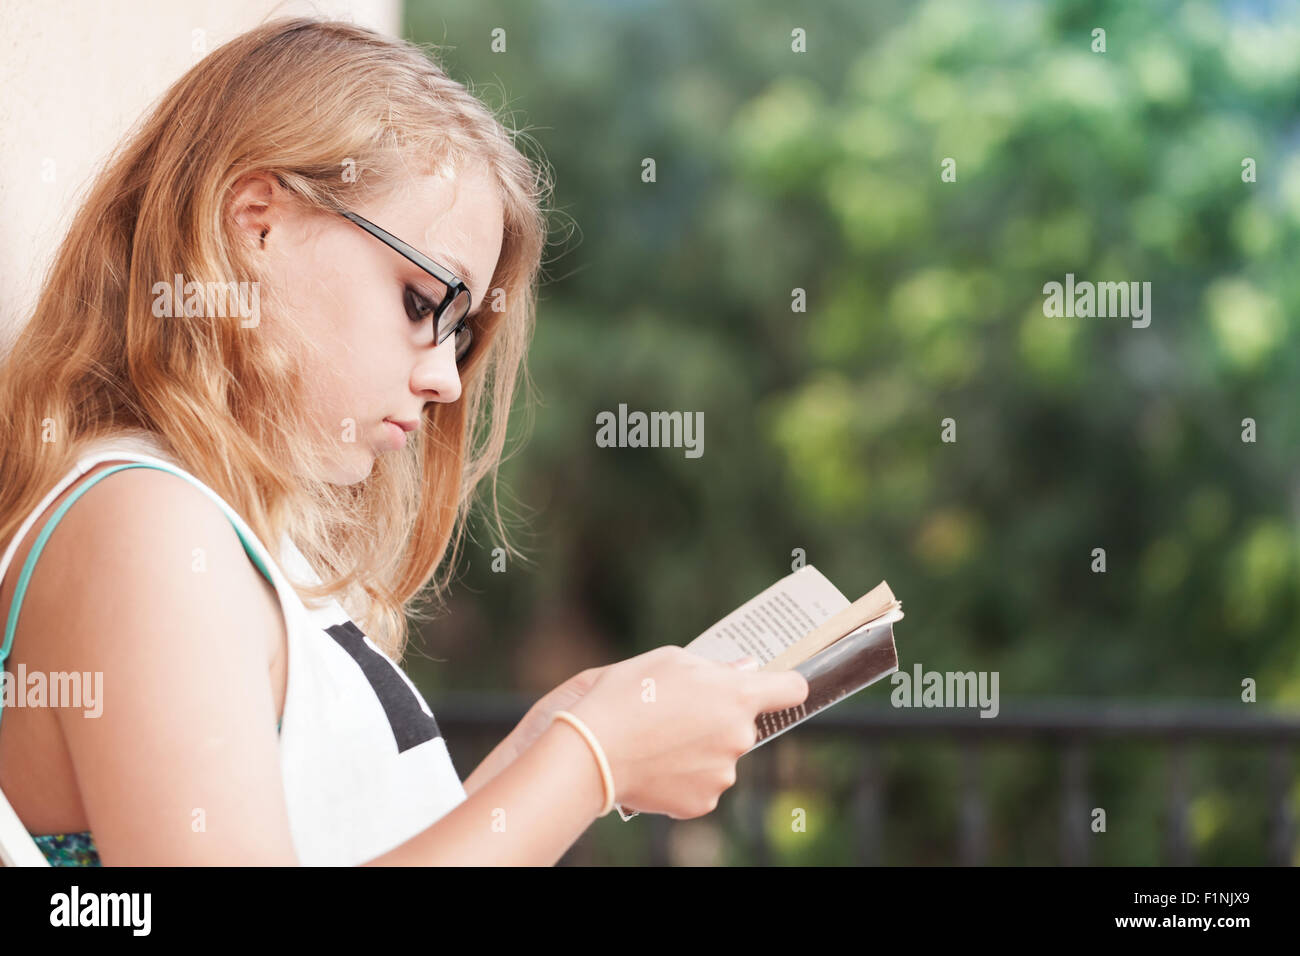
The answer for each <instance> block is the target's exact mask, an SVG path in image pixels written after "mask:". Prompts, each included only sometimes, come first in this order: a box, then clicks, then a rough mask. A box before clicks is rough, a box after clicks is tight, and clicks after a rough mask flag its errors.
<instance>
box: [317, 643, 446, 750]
mask: <svg viewBox="0 0 1300 956" xmlns="http://www.w3.org/2000/svg"><path fill="white" fill-rule="evenodd" d="M325 633H326V634H328V635H329V636H330V637H332V638H334V640H336V641H338V642H339V644H340V645H341V646H342V648H343V649H344V650H345V651H347V652H348V653H349V654H351V655H352V659H353V660H354V661H356V662H357V665H358V666H359V667H360V668H361V672H362V673H363V674H365V675H366V680H368V681H370V686H371V687H373V688H374V690H375V696H376V697H378V698H379V702H380V703H381V704H383V705H384V713H385V714H386V715H387V716H388V723H389V725H390V726H391V727H392V728H393V738H394V739H395V740H396V741H397V752H398V753H399V754H400V753H402V752H403V751H406V750H410V749H411V748H412V747H414V746H416V745H418V744H422V743H424V742H425V741H426V740H433V739H434V738H435V737H440V736H442V735H441V734H440V733H439V732H438V724H437V722H436V721H435V720H434V719H433V718H432V717H431V716H429V715H428V714H427V713H425V710H424V708H423V707H421V706H420V701H419V700H418V699H416V696H415V695H414V694H413V693H411V688H410V687H408V686H407V684H406V681H404V680H403V679H402V675H401V674H399V673H398V672H397V668H396V667H395V666H394V664H393V662H392V661H390V660H389V659H388V658H387V657H384V655H382V654H380V653H379V652H377V651H376V650H375V649H374V648H372V647H371V646H370V645H369V644H367V643H366V636H365V634H363V633H362V631H361V628H359V627H357V626H356V624H354V623H353V622H352V621H348V622H347V623H346V624H335V625H334V626H332V627H327V628H325Z"/></svg>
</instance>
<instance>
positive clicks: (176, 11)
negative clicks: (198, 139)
mask: <svg viewBox="0 0 1300 956" xmlns="http://www.w3.org/2000/svg"><path fill="white" fill-rule="evenodd" d="M4 8H5V9H4V15H3V16H2V17H0V210H3V216H0V348H5V347H7V344H8V343H9V342H10V341H11V340H12V336H13V334H14V333H15V332H16V331H17V329H18V327H19V324H20V323H21V322H22V321H24V319H25V317H26V315H27V312H28V310H29V309H30V307H31V305H32V303H33V302H34V300H35V295H36V290H37V287H38V285H39V283H40V280H41V276H42V274H43V273H44V270H45V268H46V267H47V266H48V264H49V262H50V259H51V258H52V257H53V254H54V251H55V249H56V248H57V246H58V243H59V241H60V239H62V237H63V233H64V231H65V230H66V229H67V225H68V222H69V221H70V219H71V215H72V212H73V210H74V209H75V206H76V201H77V198H78V196H79V194H80V193H81V191H82V189H83V188H84V187H85V186H87V185H88V183H89V179H90V177H91V175H92V174H93V172H94V171H95V170H96V169H97V168H98V166H99V165H100V163H101V162H102V161H103V159H104V158H105V157H106V155H107V153H108V151H109V150H110V149H111V148H112V147H113V146H114V145H115V144H116V143H117V141H118V140H119V139H120V137H121V136H122V135H123V133H125V132H126V130H127V129H128V128H129V127H130V126H131V124H132V123H134V122H135V121H136V120H137V119H139V118H140V115H141V114H142V113H143V111H144V110H145V108H146V107H147V106H148V105H149V104H150V103H152V102H153V101H154V100H155V99H156V98H157V97H158V96H159V95H160V94H161V93H162V92H163V91H164V90H165V89H166V88H167V86H168V85H169V84H170V83H171V82H172V81H173V80H175V79H176V78H177V77H178V76H180V75H181V74H182V73H184V72H185V71H186V70H187V69H189V68H190V67H191V66H193V65H194V64H195V63H197V62H198V61H199V60H200V59H201V58H202V57H203V55H204V53H205V52H207V51H210V50H212V49H214V48H215V47H217V46H220V45H221V44H222V43H224V42H225V41H226V40H228V39H230V38H231V37H232V36H234V35H236V34H238V33H241V32H243V31H244V30H247V29H249V28H250V27H253V26H255V25H256V24H258V23H260V22H261V21H263V20H265V19H269V18H272V17H276V16H292V15H301V14H308V15H312V14H314V15H320V16H329V17H338V18H340V19H347V20H352V21H353V22H356V23H359V24H362V25H365V26H369V27H373V28H374V29H377V30H382V31H384V32H385V33H396V32H397V31H398V30H399V28H400V21H401V5H400V3H399V2H398V0H334V2H330V0H316V2H314V3H307V2H295V0H288V2H284V0H282V2H278V3H276V2H271V0H208V2H204V0H130V2H121V3H119V2H113V3H106V2H102V0H54V2H51V0H4Z"/></svg>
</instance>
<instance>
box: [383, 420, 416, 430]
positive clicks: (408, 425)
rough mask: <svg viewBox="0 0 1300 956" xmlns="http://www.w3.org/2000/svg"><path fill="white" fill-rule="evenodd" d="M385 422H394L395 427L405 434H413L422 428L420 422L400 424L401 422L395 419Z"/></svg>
mask: <svg viewBox="0 0 1300 956" xmlns="http://www.w3.org/2000/svg"><path fill="white" fill-rule="evenodd" d="M384 421H386V422H392V423H393V424H394V425H396V426H397V427H398V428H400V429H401V430H402V431H404V432H413V431H415V430H416V429H417V428H419V427H420V423H419V422H399V421H398V420H397V419H395V418H385V419H384Z"/></svg>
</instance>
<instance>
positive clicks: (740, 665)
mask: <svg viewBox="0 0 1300 956" xmlns="http://www.w3.org/2000/svg"><path fill="white" fill-rule="evenodd" d="M727 663H729V664H730V665H731V666H732V667H734V668H736V669H737V670H742V671H756V670H758V667H759V663H758V658H757V657H754V656H752V655H746V656H745V657H740V658H737V659H736V660H734V661H728V662H727Z"/></svg>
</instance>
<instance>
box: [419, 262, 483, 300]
mask: <svg viewBox="0 0 1300 956" xmlns="http://www.w3.org/2000/svg"><path fill="white" fill-rule="evenodd" d="M429 258H431V259H433V261H434V262H445V263H446V264H447V265H448V266H450V267H451V271H452V272H454V273H456V275H457V276H459V277H460V280H461V281H462V282H464V283H465V284H466V285H467V286H469V287H470V289H471V290H472V289H473V288H474V287H475V286H477V285H478V283H477V282H475V281H474V273H472V272H470V271H469V267H468V266H467V265H465V263H463V262H461V261H460V260H459V259H457V258H456V257H455V256H453V255H449V254H447V253H443V254H442V255H441V257H439V256H430V257H429ZM472 294H473V293H472V292H471V295H472ZM480 304H481V303H480ZM474 314H475V315H478V309H475V310H474Z"/></svg>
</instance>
